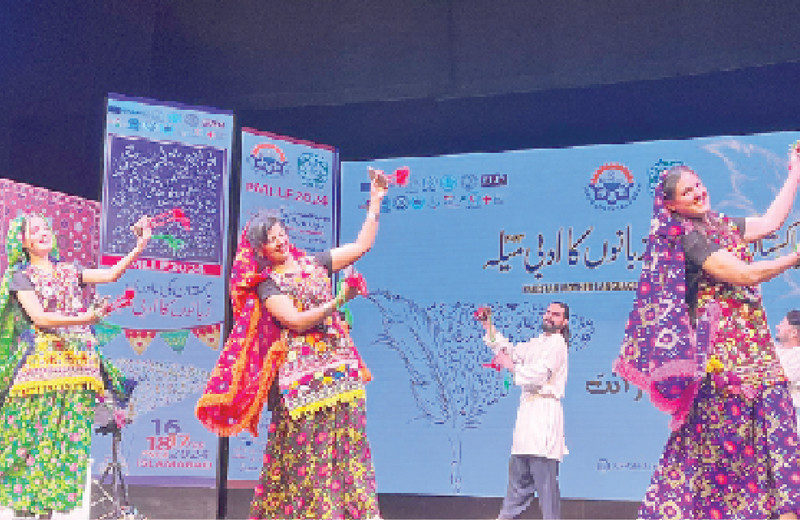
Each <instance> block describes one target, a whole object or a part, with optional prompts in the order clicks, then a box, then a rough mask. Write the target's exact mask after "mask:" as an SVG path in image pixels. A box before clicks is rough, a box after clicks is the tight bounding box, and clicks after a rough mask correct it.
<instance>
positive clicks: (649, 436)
mask: <svg viewBox="0 0 800 520" xmlns="http://www.w3.org/2000/svg"><path fill="white" fill-rule="evenodd" d="M799 137H800V134H798V133H788V132H787V133H773V134H766V135H753V136H743V137H714V138H704V139H695V140H685V141H659V142H642V143H631V144H621V145H602V146H587V147H581V148H570V149H552V150H527V151H514V152H507V153H492V154H466V155H456V156H444V157H426V158H400V159H387V160H380V161H374V162H369V163H364V162H357V163H355V162H346V163H344V164H343V167H342V206H341V215H342V236H343V237H348V236H355V234H356V233H357V231H358V229H359V227H360V225H361V223H362V222H363V219H364V211H365V204H366V200H367V197H368V192H369V184H368V183H367V181H366V179H365V176H364V170H365V167H366V166H367V165H370V166H373V167H375V168H379V169H383V170H385V171H387V172H391V171H393V170H394V169H396V168H398V167H401V166H408V167H410V169H411V176H410V182H409V184H408V185H407V186H405V187H392V188H391V189H390V191H389V194H388V196H387V197H386V199H385V201H384V206H383V211H382V216H381V229H380V231H379V235H378V239H377V241H376V244H375V246H374V247H373V249H372V251H370V252H369V253H368V254H367V255H366V256H365V257H364V258H363V259H362V260H361V261H359V263H358V264H359V265H358V268H359V270H360V271H361V272H362V273H364V275H365V278H366V281H367V285H368V286H369V288H370V295H369V297H367V298H359V299H357V300H355V301H354V302H353V303H352V304H351V308H352V311H353V314H354V320H355V323H354V331H353V336H354V340H355V342H356V344H357V345H358V346H359V347H360V349H361V352H362V355H363V357H364V359H365V361H366V362H367V364H368V366H369V367H370V369H371V370H372V373H373V376H374V381H373V382H372V383H371V384H370V385H369V386H368V402H369V420H368V433H369V437H370V441H371V443H372V448H373V453H374V457H375V463H376V470H377V478H378V488H379V491H380V492H383V493H424V494H441V495H451V494H465V495H478V496H502V495H503V494H504V492H505V487H506V482H507V461H508V456H509V453H510V448H511V435H512V430H513V425H514V420H515V415H516V409H517V404H518V399H519V390H518V388H516V387H515V386H513V384H511V385H510V384H509V379H508V377H507V376H506V375H505V374H502V373H498V372H495V371H493V370H491V369H489V368H485V367H484V366H483V365H482V364H483V363H486V362H488V361H489V360H490V359H491V353H490V351H489V349H488V348H486V347H485V346H484V344H483V342H482V340H481V336H482V334H481V331H482V329H481V328H480V327H479V325H478V324H477V323H476V322H475V320H474V319H473V317H472V314H473V312H474V311H475V309H476V308H477V307H478V306H481V305H489V306H491V307H492V308H493V310H494V314H495V321H496V323H497V325H498V327H499V328H500V329H501V331H502V332H503V333H504V334H505V335H507V336H509V337H510V338H512V339H513V340H515V341H520V340H526V339H528V338H530V337H532V336H534V335H537V334H539V333H540V332H541V329H540V324H541V318H542V314H543V311H544V309H545V307H546V306H547V304H548V303H549V302H551V301H553V300H561V301H564V302H566V303H568V304H569V306H570V308H571V323H570V326H571V329H572V332H573V340H572V343H571V345H570V358H569V363H570V369H569V382H568V387H567V395H566V398H565V400H564V407H565V414H566V437H567V445H568V447H569V450H570V454H569V455H567V456H566V457H565V459H564V462H563V464H562V466H561V482H562V488H561V489H562V494H563V495H564V496H565V497H583V498H590V499H629V500H640V499H641V498H642V496H643V494H644V490H645V487H646V485H647V483H648V482H649V479H650V476H651V474H652V472H653V469H654V467H655V464H656V463H657V461H658V458H659V456H660V454H661V450H662V448H663V445H664V443H665V441H666V438H667V436H668V428H667V421H668V418H667V416H666V415H664V414H662V413H660V412H658V411H657V410H656V409H655V408H654V407H653V406H652V405H651V404H650V403H649V402H648V401H647V399H646V398H643V397H642V395H641V393H640V392H638V391H637V390H636V389H635V388H633V387H631V386H629V385H628V384H626V383H625V382H623V381H622V380H621V379H619V378H618V377H616V376H615V375H614V374H613V373H612V372H611V363H612V361H613V359H614V358H615V357H616V356H617V354H618V353H619V345H620V342H621V339H622V335H623V330H624V326H625V321H626V320H627V316H628V312H629V311H630V309H631V304H632V301H633V295H634V292H633V291H634V290H635V288H636V285H637V280H638V276H639V273H640V269H641V256H642V254H643V253H644V239H645V238H646V233H647V230H648V227H649V219H650V214H651V210H652V202H653V191H654V182H655V180H656V179H657V178H658V174H659V173H660V172H661V171H662V170H663V169H664V168H667V167H669V166H671V165H674V164H686V165H689V166H690V167H692V168H694V169H695V170H696V171H697V172H698V173H699V174H700V175H701V176H702V178H703V180H704V181H705V183H706V184H707V186H708V188H709V192H710V196H711V203H712V207H713V208H714V209H717V210H719V211H722V212H724V213H727V214H730V215H732V216H744V217H747V216H752V215H755V214H759V213H763V212H764V211H765V210H766V209H767V207H768V205H769V203H770V202H771V200H772V197H773V196H774V195H775V193H776V192H777V190H778V189H779V188H780V186H781V185H782V184H783V181H784V179H785V177H786V171H787V161H788V147H789V145H790V144H791V143H793V142H794V141H796V140H797V139H798V138H799ZM798 215H800V213H798V211H797V208H795V210H794V211H793V213H792V214H791V215H790V218H789V220H788V222H787V225H786V227H785V228H784V229H783V230H781V232H780V236H776V237H775V238H774V239H770V240H765V241H763V242H761V243H757V244H754V246H753V247H754V248H755V250H756V253H757V258H771V257H774V256H775V255H778V254H782V253H786V252H788V251H789V249H790V248H791V247H792V246H793V245H794V243H795V234H794V229H795V226H796V223H797V221H798ZM798 282H800V278H798V274H797V272H796V271H794V270H792V271H791V272H789V273H787V274H785V275H782V276H781V277H779V278H777V279H776V280H774V281H772V282H770V283H768V284H765V302H766V306H767V311H768V315H769V317H770V324H771V325H773V326H774V325H775V324H777V322H778V321H780V319H781V317H782V316H783V315H784V313H785V312H786V310H787V309H789V308H791V307H793V306H798V304H797V300H796V299H795V296H796V295H797V294H798V292H800V291H798V289H800V285H798Z"/></svg>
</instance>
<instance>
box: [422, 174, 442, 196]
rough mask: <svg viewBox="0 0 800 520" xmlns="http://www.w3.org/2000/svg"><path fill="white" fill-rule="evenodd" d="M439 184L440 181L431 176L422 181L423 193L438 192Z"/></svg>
mask: <svg viewBox="0 0 800 520" xmlns="http://www.w3.org/2000/svg"><path fill="white" fill-rule="evenodd" d="M438 184H439V179H437V178H436V177H435V176H433V175H431V176H428V177H424V178H423V179H422V191H426V192H432V191H436V186H437V185H438Z"/></svg>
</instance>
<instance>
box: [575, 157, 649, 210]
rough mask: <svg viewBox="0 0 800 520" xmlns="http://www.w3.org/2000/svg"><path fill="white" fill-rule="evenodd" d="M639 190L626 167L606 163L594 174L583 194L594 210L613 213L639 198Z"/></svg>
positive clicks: (637, 184)
mask: <svg viewBox="0 0 800 520" xmlns="http://www.w3.org/2000/svg"><path fill="white" fill-rule="evenodd" d="M640 188H641V186H640V185H639V183H637V182H634V179H633V174H632V173H631V171H630V170H629V169H628V168H627V167H626V166H624V165H622V164H619V163H608V164H604V165H602V166H601V167H599V168H598V169H597V170H596V171H595V172H594V175H592V179H591V181H590V182H589V185H588V186H586V188H584V192H585V193H586V199H587V200H588V201H589V202H590V203H591V204H592V206H594V207H595V208H596V209H602V210H606V211H614V210H618V209H624V208H627V207H628V206H630V205H631V203H633V201H635V200H636V197H638V196H639V190H640Z"/></svg>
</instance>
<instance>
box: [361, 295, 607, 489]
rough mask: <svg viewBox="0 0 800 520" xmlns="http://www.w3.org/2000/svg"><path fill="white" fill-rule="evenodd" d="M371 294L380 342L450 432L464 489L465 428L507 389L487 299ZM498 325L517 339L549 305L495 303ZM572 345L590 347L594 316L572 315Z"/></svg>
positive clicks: (456, 478)
mask: <svg viewBox="0 0 800 520" xmlns="http://www.w3.org/2000/svg"><path fill="white" fill-rule="evenodd" d="M367 299H368V300H369V301H370V302H372V303H373V304H374V305H376V306H377V307H378V309H379V311H380V313H381V316H382V325H383V332H381V333H380V334H379V335H378V338H377V339H376V341H375V343H376V344H379V345H385V346H387V347H388V348H390V349H392V350H394V351H395V352H396V353H397V355H398V356H400V359H401V361H402V362H403V365H404V366H405V368H406V370H407V371H408V380H409V384H410V387H411V393H412V396H413V398H414V401H415V402H416V404H417V407H418V408H419V411H420V416H419V417H418V418H420V419H424V420H426V421H428V422H429V423H430V424H432V425H437V426H443V427H446V428H448V430H449V435H448V437H449V439H450V447H451V458H450V465H451V470H450V483H451V486H452V488H453V491H454V492H455V493H460V492H461V481H462V476H461V461H462V458H461V457H462V454H461V445H462V435H463V433H464V431H465V430H467V429H472V428H476V427H477V426H478V425H480V421H481V419H480V417H481V416H482V415H483V414H485V413H486V412H487V409H488V408H489V407H490V406H492V405H494V404H496V403H497V402H498V401H499V400H500V399H501V398H503V397H505V396H506V395H508V393H509V391H508V389H507V388H506V386H505V385H504V384H503V380H504V376H503V374H501V373H499V372H497V371H495V370H491V369H488V368H486V367H484V366H483V363H488V362H489V361H490V360H491V358H492V352H491V350H490V349H489V348H487V347H486V345H484V343H483V339H482V338H483V329H482V328H481V326H480V324H478V323H477V322H476V321H475V318H474V317H473V314H474V312H475V310H476V309H477V308H478V307H479V306H482V305H486V303H480V304H473V303H461V302H458V303H453V304H445V303H439V304H433V305H430V306H428V307H422V306H420V305H419V304H417V303H415V302H414V301H412V300H409V299H408V298H404V297H402V296H399V295H397V294H392V293H390V292H387V291H375V292H373V293H371V294H370V295H369V296H368V297H367ZM490 307H491V308H492V310H493V316H494V317H495V326H496V327H497V328H498V330H500V331H501V332H502V333H503V334H504V335H505V336H506V337H508V338H509V339H510V340H511V341H513V342H518V341H524V340H527V339H529V338H531V337H533V336H535V335H537V334H539V333H540V332H541V324H542V317H543V316H544V311H545V306H543V305H537V304H534V303H530V302H526V303H495V304H492V305H490ZM570 329H571V330H572V334H573V339H572V343H571V345H570V348H571V349H575V350H581V349H583V348H585V347H586V345H587V344H588V342H589V341H590V340H591V336H592V334H593V333H594V324H593V322H592V321H591V320H587V319H584V318H582V317H579V316H575V315H573V316H571V318H570Z"/></svg>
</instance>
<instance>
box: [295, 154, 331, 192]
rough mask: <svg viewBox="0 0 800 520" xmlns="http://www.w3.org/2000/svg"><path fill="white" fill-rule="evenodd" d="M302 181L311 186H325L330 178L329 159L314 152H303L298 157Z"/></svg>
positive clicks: (298, 168) (298, 169)
mask: <svg viewBox="0 0 800 520" xmlns="http://www.w3.org/2000/svg"><path fill="white" fill-rule="evenodd" d="M297 173H298V174H299V175H300V182H301V183H302V184H303V186H308V187H309V188H323V187H325V184H327V182H328V179H329V178H330V167H329V166H328V161H326V160H325V159H323V158H322V157H321V156H319V155H317V154H313V153H303V154H300V157H298V158H297Z"/></svg>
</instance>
